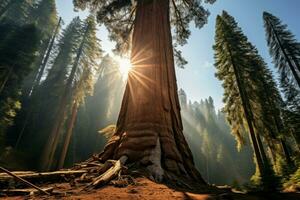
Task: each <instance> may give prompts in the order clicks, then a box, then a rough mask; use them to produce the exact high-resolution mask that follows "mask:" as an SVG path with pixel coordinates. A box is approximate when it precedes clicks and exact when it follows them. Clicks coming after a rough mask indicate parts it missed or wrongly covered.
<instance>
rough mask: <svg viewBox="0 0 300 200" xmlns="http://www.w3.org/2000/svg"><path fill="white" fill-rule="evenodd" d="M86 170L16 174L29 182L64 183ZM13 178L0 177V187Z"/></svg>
mask: <svg viewBox="0 0 300 200" xmlns="http://www.w3.org/2000/svg"><path fill="white" fill-rule="evenodd" d="M86 172H87V171H86V170H69V171H55V172H43V173H36V172H31V173H21V174H16V175H17V176H18V177H20V178H22V179H26V180H28V181H30V182H33V183H36V182H57V181H63V182H64V181H66V178H68V177H70V178H73V177H80V176H81V175H82V174H84V173H86ZM12 179H13V177H11V176H7V175H2V176H0V187H2V186H3V185H4V186H5V184H8V183H9V182H10V181H11V180H12Z"/></svg>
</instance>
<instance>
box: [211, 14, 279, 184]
mask: <svg viewBox="0 0 300 200" xmlns="http://www.w3.org/2000/svg"><path fill="white" fill-rule="evenodd" d="M214 49H215V52H216V53H215V59H216V63H215V66H216V68H217V74H216V75H217V77H218V78H219V79H220V80H222V81H223V87H224V89H225V93H224V102H225V107H224V111H225V113H226V114H227V120H228V122H229V124H230V125H231V129H232V132H233V134H234V135H235V136H236V137H237V139H238V142H239V143H240V144H243V143H244V141H245V139H244V133H245V131H246V132H249V133H250V138H251V142H252V145H253V148H254V153H255V158H256V164H257V167H258V171H259V174H260V175H261V177H262V183H263V184H264V185H265V186H266V188H265V189H272V188H273V187H274V186H272V185H271V182H270V180H268V179H269V178H272V177H273V175H272V173H273V172H272V171H271V169H270V164H269V160H268V158H267V155H266V153H265V150H264V146H265V145H263V143H262V140H261V138H262V137H263V138H267V137H266V136H269V135H272V133H274V132H275V130H276V129H274V126H275V125H274V126H273V127H270V126H271V125H270V122H269V121H268V120H270V119H268V118H267V117H268V115H266V112H269V111H270V110H271V109H270V110H267V108H265V107H266V106H269V105H267V104H266V103H265V102H268V103H270V104H271V103H272V105H273V106H274V108H273V110H272V114H275V115H276V116H277V118H276V119H280V111H279V109H280V108H278V106H279V105H278V103H280V95H279V92H278V90H277V88H276V85H275V83H274V81H273V79H272V76H271V74H270V72H269V71H268V70H267V67H266V65H265V63H264V62H263V61H262V58H261V57H260V56H259V55H258V52H257V50H256V49H255V47H254V46H253V45H251V43H250V42H248V40H247V38H246V36H245V35H244V34H243V33H242V30H241V29H240V28H239V27H238V25H237V23H236V22H235V20H234V18H233V17H231V16H230V15H229V14H228V13H226V12H223V14H222V17H221V16H218V17H217V25H216V45H215V46H214ZM266 88H267V89H270V90H271V91H272V92H274V94H273V93H272V94H270V93H268V94H266V93H265V92H266V91H265V90H266ZM273 98H274V99H273ZM276 109H277V110H276ZM275 110H276V111H277V113H276V112H275ZM272 121H274V119H272ZM271 123H272V122H271ZM273 124H274V123H273ZM245 125H247V126H245ZM265 132H267V133H268V134H267V135H266V134H265ZM275 133H276V134H279V133H278V132H275ZM273 139H276V136H275V135H273Z"/></svg>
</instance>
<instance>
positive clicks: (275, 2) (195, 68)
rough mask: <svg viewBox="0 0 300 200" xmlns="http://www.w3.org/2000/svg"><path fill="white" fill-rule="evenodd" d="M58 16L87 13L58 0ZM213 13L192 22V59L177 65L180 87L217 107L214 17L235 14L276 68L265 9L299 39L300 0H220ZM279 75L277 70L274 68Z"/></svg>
mask: <svg viewBox="0 0 300 200" xmlns="http://www.w3.org/2000/svg"><path fill="white" fill-rule="evenodd" d="M56 1H57V7H58V12H59V15H60V16H61V17H62V18H63V20H64V21H65V23H66V24H67V23H68V22H70V20H71V19H72V18H73V17H75V16H77V15H80V16H81V17H84V16H86V15H87V12H79V13H78V12H77V13H75V12H74V11H73V5H72V0H56ZM207 7H208V9H209V10H210V12H211V15H210V17H209V20H208V24H206V25H205V26H204V27H203V28H202V29H200V30H199V29H195V28H194V26H193V25H191V31H192V34H191V37H190V39H189V40H188V44H186V45H185V46H184V47H182V48H181V49H182V51H183V55H184V57H185V58H186V60H187V61H188V62H189V63H188V64H187V66H186V67H185V69H178V68H177V82H178V87H179V88H183V89H184V90H185V91H186V93H187V96H188V98H189V99H191V100H192V101H198V100H200V99H203V98H207V97H208V96H212V97H213V99H214V101H215V105H216V108H217V109H219V108H221V107H222V95H223V89H222V87H221V82H219V81H218V80H217V79H216V78H215V76H214V73H215V69H214V67H213V62H214V59H213V55H214V52H213V50H212V46H213V44H214V32H215V19H216V16H217V15H218V14H220V13H221V12H222V10H226V11H227V12H229V14H230V15H232V16H233V17H234V18H235V19H236V21H237V22H238V23H239V26H240V27H241V28H242V29H243V31H244V33H245V34H246V35H247V36H248V39H249V41H251V42H252V43H253V44H254V45H255V46H256V47H257V48H258V50H259V53H260V54H261V55H262V57H263V58H264V59H265V61H266V62H267V63H268V64H269V67H270V68H272V69H273V65H272V62H271V58H270V56H269V53H268V48H267V46H266V41H265V33H264V28H263V21H262V12H263V11H268V12H270V13H272V14H274V15H275V16H277V17H279V18H280V19H281V20H282V21H283V22H284V23H286V24H288V27H289V29H290V30H291V31H292V32H293V33H294V34H295V35H296V38H297V39H298V40H299V41H300V26H299V25H300V23H299V21H300V13H299V8H300V1H299V0H217V2H216V3H215V4H213V5H211V6H207ZM98 37H99V39H101V40H102V46H103V49H104V50H106V51H107V52H110V50H111V49H112V48H113V43H112V42H110V41H108V38H107V31H106V30H105V28H104V27H101V28H99V31H98ZM274 74H275V75H276V70H274Z"/></svg>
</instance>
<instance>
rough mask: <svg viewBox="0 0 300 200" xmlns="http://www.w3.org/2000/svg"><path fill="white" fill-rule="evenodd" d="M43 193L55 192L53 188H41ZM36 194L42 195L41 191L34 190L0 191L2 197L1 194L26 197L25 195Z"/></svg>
mask: <svg viewBox="0 0 300 200" xmlns="http://www.w3.org/2000/svg"><path fill="white" fill-rule="evenodd" d="M41 189H42V190H43V191H45V192H48V193H51V192H52V190H53V187H48V188H41ZM36 193H40V191H39V190H37V189H34V188H26V189H4V190H0V196H1V194H4V195H6V196H19V195H20V196H25V195H34V194H36Z"/></svg>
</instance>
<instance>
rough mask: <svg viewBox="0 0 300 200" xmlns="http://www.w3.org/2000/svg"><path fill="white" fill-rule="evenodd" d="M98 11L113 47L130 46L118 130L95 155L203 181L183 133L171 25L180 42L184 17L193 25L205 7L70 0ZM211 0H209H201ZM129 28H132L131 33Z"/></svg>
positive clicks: (144, 0)
mask: <svg viewBox="0 0 300 200" xmlns="http://www.w3.org/2000/svg"><path fill="white" fill-rule="evenodd" d="M74 2H75V5H76V6H77V7H78V8H86V7H89V8H91V9H95V10H96V11H97V13H98V20H99V22H102V23H104V24H105V25H106V27H107V28H108V30H109V32H110V38H111V39H113V40H115V41H116V42H117V46H116V47H117V50H119V51H124V50H128V49H129V48H131V63H132V65H133V68H132V70H131V72H130V73H129V76H128V82H127V86H126V90H125V94H124V97H123V102H122V107H121V111H120V114H119V119H118V122H117V130H116V133H115V134H114V136H113V137H112V138H111V140H110V141H109V142H108V144H107V146H106V147H105V149H104V152H103V153H102V154H100V159H101V160H102V161H106V160H108V159H112V158H114V159H120V160H122V161H125V162H130V163H139V164H140V165H141V166H144V167H145V168H147V169H148V171H149V172H150V174H151V175H152V176H153V177H154V178H155V179H156V180H158V181H159V180H161V179H162V178H163V177H168V175H178V176H186V177H190V178H193V179H197V180H202V178H201V176H200V174H199V173H198V172H197V170H196V169H195V167H194V163H193V158H192V154H191V151H190V149H189V147H188V145H187V143H186V140H185V138H184V136H183V133H182V122H181V116H180V106H179V102H178V96H177V85H176V77H175V69H174V58H173V47H172V36H171V25H174V28H175V38H176V41H177V42H179V44H184V43H185V42H186V39H187V38H188V36H189V34H190V32H189V30H188V26H189V22H190V21H194V22H195V24H196V26H197V27H201V26H203V25H204V24H205V23H206V21H207V16H208V12H207V11H206V10H205V9H204V8H203V7H202V5H201V2H200V1H198V0H189V1H188V0H171V1H170V0H138V1H131V0H122V1H116V0H110V1H106V0H105V1H104V0H75V1H74ZM206 2H210V3H212V2H214V0H211V1H208V0H207V1H206ZM132 31H133V33H132Z"/></svg>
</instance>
